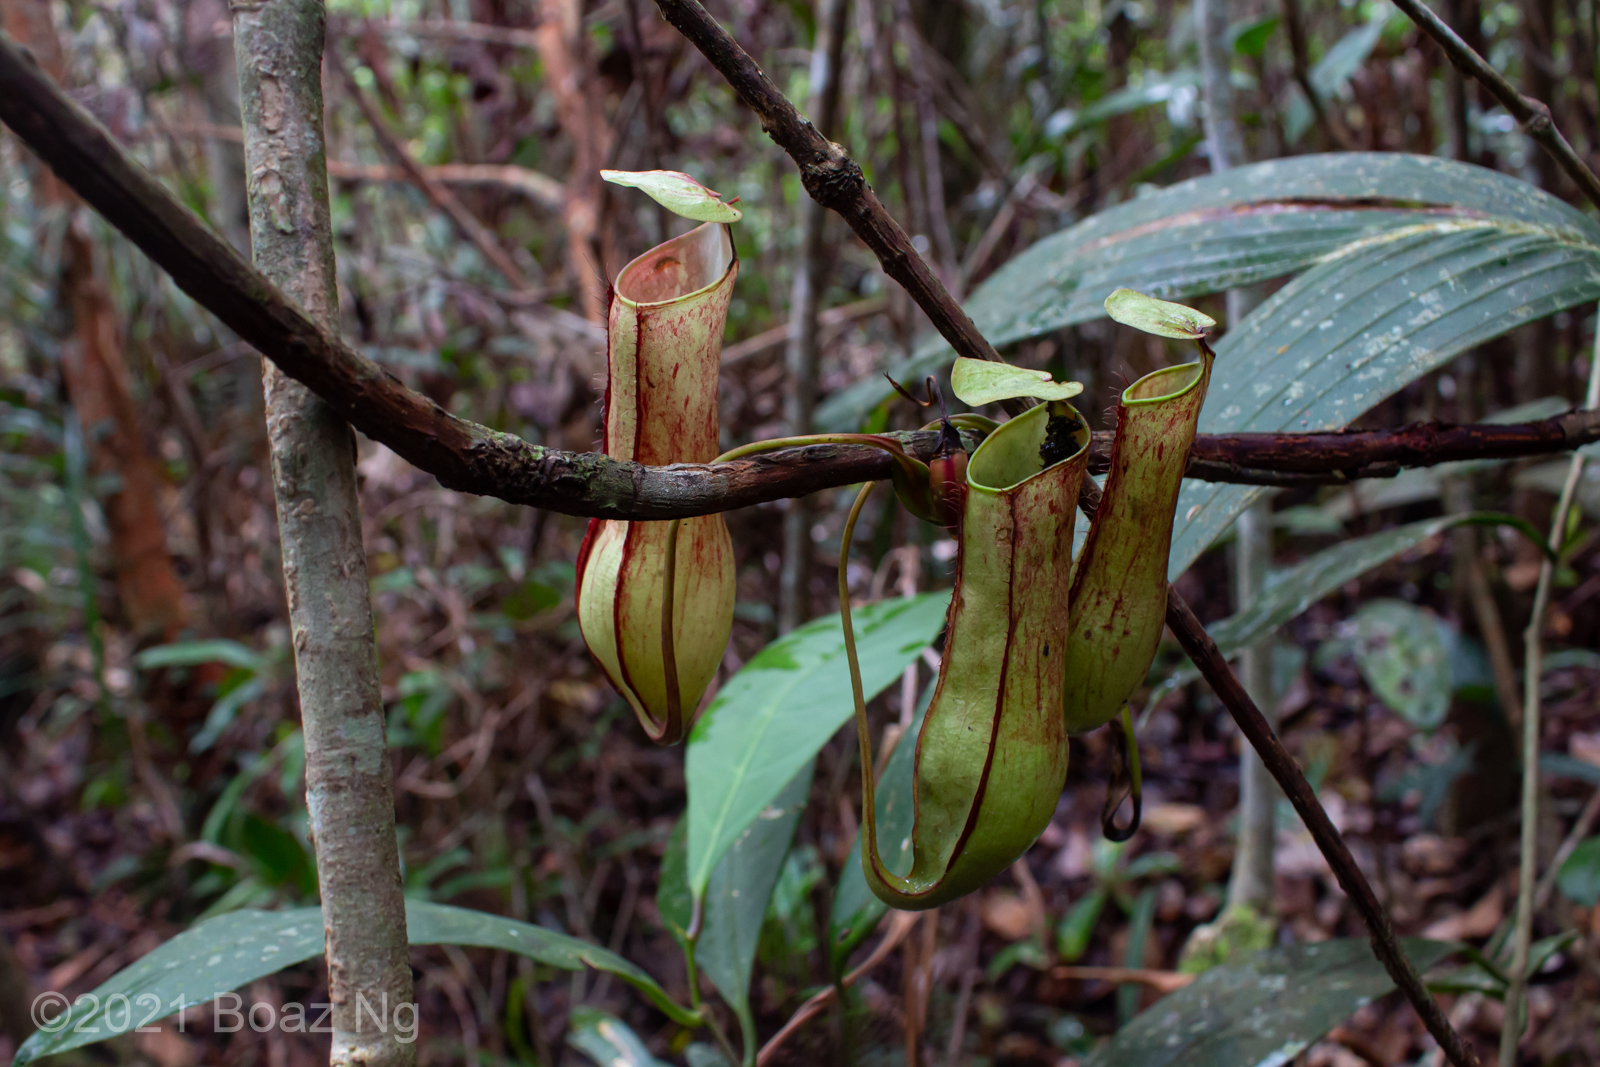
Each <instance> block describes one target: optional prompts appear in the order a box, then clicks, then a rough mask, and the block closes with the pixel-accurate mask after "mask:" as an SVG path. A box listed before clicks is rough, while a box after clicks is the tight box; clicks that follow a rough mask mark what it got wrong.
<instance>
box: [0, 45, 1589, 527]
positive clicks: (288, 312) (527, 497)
mask: <svg viewBox="0 0 1600 1067" xmlns="http://www.w3.org/2000/svg"><path fill="white" fill-rule="evenodd" d="M0 121H4V122H5V123H6V125H7V126H9V127H10V128H11V129H12V130H13V131H15V132H16V134H17V135H18V137H20V138H21V139H22V140H23V142H24V143H26V144H27V145H28V146H29V147H30V148H31V149H33V151H34V152H36V153H37V154H38V155H39V156H40V158H42V159H43V160H44V161H45V163H46V164H48V165H49V166H50V167H51V169H52V170H54V171H55V172H56V174H57V175H59V176H60V177H61V178H62V180H63V181H65V182H66V183H67V184H68V185H70V186H71V187H72V188H73V189H75V190H76V191H77V193H78V194H79V195H80V196H82V197H83V199H84V200H85V201H87V202H88V203H89V204H90V205H91V206H92V207H94V208H95V209H96V210H97V211H99V212H100V213H101V214H102V215H103V216H104V217H105V218H106V219H107V220H108V221H109V222H111V223H112V224H113V225H114V226H116V227H117V228H118V229H119V230H121V231H122V232H123V233H124V234H126V235H127V237H128V238H129V239H130V240H131V241H133V243H134V244H136V245H138V246H139V247H140V248H141V249H143V250H144V252H145V253H146V254H147V255H149V256H150V258H151V259H152V260H154V261H155V262H156V263H157V264H158V265H160V266H161V267H162V268H164V269H165V270H166V271H167V272H168V273H170V274H171V275H172V278H173V280H174V281H175V282H176V283H177V284H178V286H179V287H180V288H181V289H183V290H184V292H186V293H188V294H189V295H190V296H192V297H193V298H194V299H195V301H196V302H198V303H199V304H200V305H201V306H203V307H205V308H207V309H208V310H209V311H211V312H212V314H214V315H216V316H217V317H218V318H219V319H220V320H222V322H224V323H225V324H227V326H228V327H229V328H230V329H232V330H233V331H234V332H235V333H237V334H238V335H239V337H240V338H242V339H243V340H245V341H246V342H248V343H249V344H251V345H253V346H255V347H256V349H258V350H259V351H260V352H262V353H263V354H264V355H266V356H267V357H268V358H269V359H272V360H273V361H274V362H275V363H277V364H278V366H280V367H281V368H282V369H283V370H284V372H285V373H286V374H288V375H289V376H290V377H293V378H295V379H297V380H298V381H301V382H303V383H305V385H307V386H308V387H310V388H311V389H313V390H315V391H316V392H317V393H318V394H319V395H321V396H322V397H323V398H324V399H325V400H327V401H328V403H329V404H331V405H332V406H333V407H334V408H335V409H336V410H338V411H339V413H340V414H341V415H343V416H344V417H345V418H346V419H347V420H349V422H350V423H351V424H352V425H354V426H355V427H356V428H357V429H359V430H361V431H362V432H363V433H365V434H366V435H367V436H368V437H371V438H372V439H373V440H375V441H380V442H382V443H383V444H385V445H387V446H388V447H390V448H391V449H393V450H394V451H395V452H396V453H398V454H399V455H400V456H402V457H404V458H405V459H406V460H408V461H409V462H411V463H412V464H414V465H416V466H417V467H418V468H420V469H422V470H424V471H427V472H428V473H429V474H432V475H433V476H434V477H436V478H438V479H439V481H440V483H441V484H442V485H444V486H445V487H447V488H450V489H456V490H460V491H462V492H467V493H476V494H480V495H484V496H494V497H498V498H500V499H502V500H506V501H509V502H511V503H514V504H525V505H528V506H532V507H539V508H545V509H548V510H551V511H558V512H562V513H565V514H568V515H580V516H598V517H602V518H617V519H670V518H679V517H687V516H691V515H704V514H710V513H713V512H719V511H729V510H732V509H735V508H741V507H748V506H750V505H753V504H760V503H765V502H767V501H772V500H780V499H784V498H787V497H796V496H804V495H806V494H808V493H813V492H817V491H819V490H823V489H830V488H835V487H838V486H844V485H852V484H855V483H857V482H861V481H866V480H869V479H881V478H887V477H888V476H889V461H888V459H887V458H886V457H884V456H883V454H882V453H880V452H878V451H876V450H874V449H870V448H861V447H850V446H839V445H813V446H810V447H807V448H797V449H786V450H784V451H782V452H774V453H770V454H768V455H765V456H756V457H750V458H747V459H743V460H739V461H737V462H734V463H727V464H721V465H718V466H716V467H710V466H703V465H702V466H694V465H683V466H673V467H644V466H641V465H639V464H636V463H625V462H621V461H618V460H614V459H611V458H609V457H606V456H604V455H599V454H595V453H578V452H565V451H560V450H557V449H548V448H542V447H540V446H537V445H533V444H530V443H529V442H527V441H524V440H523V439H522V438H520V437H517V436H515V435H513V434H506V433H500V432H497V431H495V430H492V429H490V428H488V427H486V426H481V425H478V424H477V423H473V422H469V421H467V420H465V419H461V418H458V417H457V416H455V415H452V414H451V413H450V412H448V411H446V410H444V409H443V408H441V407H440V406H439V405H438V404H435V403H434V402H433V401H432V400H430V399H428V398H427V397H425V396H423V395H421V394H419V393H417V392H414V391H413V390H411V389H408V388H406V386H405V385H404V384H402V383H401V382H400V381H399V380H398V379H396V378H395V377H393V376H392V375H391V374H389V373H388V372H387V371H386V370H384V369H383V368H382V367H380V366H379V365H378V364H376V363H374V362H372V361H371V360H369V359H367V358H366V357H364V356H362V355H360V354H359V353H357V352H356V351H355V350H354V349H352V348H351V347H350V346H348V345H346V344H345V343H344V342H342V341H341V340H339V338H337V337H335V336H333V335H332V334H330V333H328V332H326V331H324V330H321V329H319V328H318V327H317V326H316V324H315V323H313V322H312V321H311V320H310V319H309V318H307V316H306V315H305V313H304V312H302V311H301V310H300V308H299V307H298V306H296V305H295V304H294V303H293V302H291V301H290V300H289V299H288V298H287V297H286V296H284V295H283V294H282V293H281V292H279V291H278V290H277V289H276V288H274V287H273V286H272V285H271V284H270V283H269V282H268V281H267V280H266V279H265V278H264V277H262V276H261V274H260V273H258V272H257V271H256V269H255V268H254V267H253V266H252V265H251V264H250V263H248V262H247V261H245V260H244V259H243V258H242V257H241V256H240V255H239V254H238V253H237V252H236V251H235V250H234V249H233V247H232V246H231V245H229V244H228V243H227V242H226V241H224V240H223V239H222V238H221V237H219V236H218V235H217V234H216V233H215V231H213V230H212V229H211V228H210V226H209V225H207V224H206V223H205V222H204V221H202V220H201V219H200V218H199V217H197V216H196V215H195V214H194V213H193V212H191V211H190V210H189V209H188V208H187V207H186V206H184V205H183V204H182V203H181V202H180V201H178V200H177V198H176V197H175V196H173V194H172V193H171V192H170V191H168V190H167V188H166V187H165V186H164V185H162V184H161V182H160V181H159V180H157V179H156V178H155V177H154V176H152V175H151V174H150V173H149V172H148V171H146V170H145V169H144V168H143V167H142V166H141V165H140V164H139V163H138V162H137V161H135V160H134V159H133V158H132V157H131V156H129V155H128V154H127V153H126V151H124V149H123V148H122V147H121V146H120V145H119V144H118V143H117V142H116V140H115V139H114V138H112V137H111V135H110V134H109V133H107V132H106V130H105V129H104V128H103V127H101V126H100V125H99V123H97V122H96V121H95V120H94V119H93V118H92V117H91V116H90V115H89V114H88V113H87V112H85V111H84V110H83V109H82V108H81V107H80V106H78V104H76V103H75V102H74V101H72V100H71V99H70V98H69V97H67V96H66V95H65V94H64V93H63V92H61V90H60V89H59V88H57V87H56V86H55V84H54V83H53V82H51V81H50V80H49V78H48V77H46V76H45V75H44V74H42V73H41V72H40V71H39V69H38V68H37V67H36V66H35V65H34V64H33V63H32V62H31V61H30V60H29V59H28V58H27V57H26V55H25V53H23V52H22V50H20V49H19V48H17V46H16V45H15V44H13V43H12V42H10V41H9V40H7V39H3V38H0ZM901 436H902V438H903V439H904V440H905V442H906V444H907V446H908V448H909V449H910V450H911V451H912V452H913V453H914V454H917V455H920V456H923V457H927V456H928V455H930V454H931V450H932V448H933V442H934V435H933V434H907V435H901ZM1594 440H1600V416H1595V415H1593V414H1584V413H1575V414H1571V415H1563V416H1560V417H1558V418H1554V419H1546V420H1543V421H1541V422H1534V423H1527V424H1523V425H1517V426H1458V427H1450V426H1439V425H1423V426H1412V427H1407V428H1404V429H1401V430H1395V431H1366V432H1361V433H1324V434H1229V435H1214V436H1213V435H1205V434H1202V435H1201V436H1200V437H1198V438H1197V439H1196V441H1195V446H1194V451H1193V456H1192V458H1191V460H1190V467H1189V474H1190V476H1192V477H1197V478H1203V479H1206V480H1210V481H1227V482H1245V483H1251V484H1317V483H1327V482H1342V481H1345V480H1347V479H1349V478H1351V477H1362V476H1370V475H1373V474H1383V473H1392V472H1393V470H1394V469H1396V467H1397V466H1426V465H1430V464H1434V463H1443V462H1447V461H1450V460H1456V459H1481V458H1510V457H1515V456H1526V455H1536V454H1545V453H1553V452H1561V451H1565V450H1568V449H1571V448H1574V447H1576V446H1577V445H1580V444H1585V443H1588V442H1590V441H1594ZM1095 448H1096V452H1097V454H1098V455H1100V456H1101V457H1102V458H1101V463H1102V464H1103V463H1104V462H1105V457H1106V456H1108V455H1109V449H1110V441H1109V437H1108V436H1107V435H1097V440H1096V444H1095Z"/></svg>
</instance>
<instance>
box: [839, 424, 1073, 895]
mask: <svg viewBox="0 0 1600 1067" xmlns="http://www.w3.org/2000/svg"><path fill="white" fill-rule="evenodd" d="M1063 438H1064V439H1065V440H1063ZM1068 441H1070V444H1067V442H1068ZM1088 441H1089V436H1088V432H1087V428H1086V427H1085V426H1084V424H1083V421H1082V419H1081V418H1080V417H1079V416H1078V414H1077V412H1075V411H1073V409H1072V408H1071V407H1070V406H1069V405H1067V404H1066V403H1064V402H1056V403H1052V404H1048V405H1040V406H1038V407H1035V408H1034V409H1033V410H1031V411H1029V412H1028V413H1026V414H1024V415H1022V416H1019V417H1018V418H1015V419H1012V420H1011V421H1010V422H1007V423H1005V424H1004V425H1003V426H1001V427H1000V428H999V429H997V430H996V431H995V432H994V433H993V434H991V435H990V436H989V438H988V439H987V440H986V441H984V443H983V444H982V445H980V446H979V447H978V450H977V451H976V452H974V453H973V454H972V461H971V462H970V463H969V464H968V466H967V494H966V506H965V513H964V515H963V518H962V523H961V531H960V541H959V546H960V547H959V554H958V557H957V564H956V583H955V592H954V593H953V595H952V598H951V602H950V614H949V617H948V630H947V636H946V639H945V651H944V658H943V659H942V661H941V662H940V667H939V679H938V683H937V687H936V689H935V691H934V696H933V701H932V703H931V704H930V705H929V707H928V712H927V714H926V716H925V717H924V719H923V725H922V730H921V732H920V733H919V734H918V736H917V742H916V744H917V749H916V778H915V790H916V792H915V797H916V821H915V824H914V825H913V827H912V831H911V840H912V862H911V870H910V872H909V874H907V875H906V876H905V877H900V876H897V875H895V874H894V873H893V872H891V871H890V869H889V867H888V865H887V864H885V862H884V860H883V858H882V855H881V853H880V851H879V846H880V842H879V840H878V835H877V807H876V803H875V800H874V795H873V781H872V766H873V762H872V742H871V738H870V736H869V733H868V729H867V721H866V707H865V704H864V703H863V701H862V699H861V689H860V682H859V678H860V669H859V666H858V664H857V662H856V658H855V654H854V650H853V648H851V647H850V646H849V645H847V646H846V647H847V655H848V658H849V660H850V668H851V675H852V682H853V683H854V685H855V691H856V693H855V695H856V728H857V736H858V739H859V743H860V745H861V753H862V758H861V766H862V795H863V796H862V799H863V803H862V826H863V836H862V841H863V846H864V847H863V850H862V870H863V873H864V874H865V875H866V879H867V884H868V886H869V887H870V888H871V889H872V891H873V892H874V893H876V894H877V895H878V896H879V898H881V899H882V900H884V901H886V902H887V903H889V904H890V905H891V906H893V907H896V908H902V909H906V910H919V909H925V908H932V907H937V906H938V905H940V904H943V903H944V902H946V901H949V900H953V899H955V898H956V897H959V896H962V895H964V894H966V893H970V892H972V891H973V890H974V889H976V888H978V887H979V886H981V885H983V883H985V882H987V881H988V880H989V879H990V878H992V877H994V875H996V874H997V873H999V872H1000V871H1003V870H1005V868H1006V867H1008V866H1009V865H1010V864H1011V863H1012V862H1013V861H1015V860H1016V858H1017V857H1018V856H1020V855H1022V853H1023V852H1025V851H1026V850H1027V849H1028V847H1029V846H1030V845H1032V844H1033V842H1034V840H1035V838H1037V837H1038V836H1039V834H1040V833H1041V832H1042V831H1043V830H1044V828H1045V826H1046V825H1048V824H1049V822H1050V816H1051V815H1052V814H1053V813H1054V812H1055V808H1056V802H1057V800H1059V798H1060V796H1061V787H1062V784H1063V783H1064V782H1065V780H1066V774H1067V736H1066V730H1065V727H1064V724H1063V722H1062V718H1061V715H1060V713H1059V711H1058V710H1057V709H1058V708H1059V707H1060V700H1061V689H1062V680H1063V677H1064V669H1063V667H1062V666H1061V664H1062V662H1063V659H1064V655H1063V653H1064V644H1065V641H1066V637H1067V629H1068V609H1067V604H1068V592H1069V584H1070V574H1069V568H1068V567H1066V566H1064V565H1063V562H1064V561H1063V558H1062V556H1063V546H1065V545H1070V544H1071V543H1072V525H1073V520H1074V517H1075V515H1076V508H1074V507H1072V506H1071V502H1072V501H1075V500H1076V499H1077V497H1078V488H1079V485H1080V484H1081V482H1082V479H1083V475H1084V470H1085V468H1086V466H1087V463H1088ZM1064 444H1067V447H1065V448H1063V447H1062V446H1063V445H1064ZM1061 451H1065V452H1066V453H1067V458H1065V459H1062V460H1060V461H1059V462H1055V463H1053V464H1050V465H1048V466H1047V465H1046V463H1045V461H1044V459H1042V458H1041V454H1042V453H1043V454H1051V455H1053V454H1056V453H1058V452H1061ZM864 500H865V494H863V495H862V497H860V498H859V499H858V500H857V504H856V507H855V509H853V510H852V512H851V519H850V526H852V527H853V524H854V519H855V518H856V517H857V516H859V514H860V507H861V503H862V502H863V501H864ZM849 533H850V529H849V528H848V527H847V530H846V537H845V539H844V550H845V552H848V550H849V536H848V535H849ZM843 573H844V568H843V567H841V574H843ZM842 584H843V583H842V582H841V585H842ZM848 594H849V591H848V588H847V587H845V588H841V590H840V600H841V608H842V609H845V610H844V619H845V625H846V630H845V632H846V634H847V635H848V634H849V632H850V630H849V618H850V616H849V614H848V606H849V601H848Z"/></svg>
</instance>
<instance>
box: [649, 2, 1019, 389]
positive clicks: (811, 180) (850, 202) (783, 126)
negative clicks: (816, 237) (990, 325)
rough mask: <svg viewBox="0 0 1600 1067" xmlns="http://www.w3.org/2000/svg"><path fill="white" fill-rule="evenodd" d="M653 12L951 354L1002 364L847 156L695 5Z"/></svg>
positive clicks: (665, 4) (678, 4)
mask: <svg viewBox="0 0 1600 1067" xmlns="http://www.w3.org/2000/svg"><path fill="white" fill-rule="evenodd" d="M656 6H657V7H658V8H660V9H661V14H662V15H663V16H664V17H665V18H666V20H667V21H668V22H670V23H671V24H672V25H673V26H674V27H676V28H677V30H678V32H679V33H681V34H683V35H684V36H685V37H687V38H688V39H689V42H690V43H691V44H693V45H694V46H695V47H696V48H698V49H699V50H700V51H701V53H702V54H704V55H705V57H706V58H707V59H708V60H710V61H711V65H712V66H713V67H715V68H716V69H717V71H718V72H719V73H720V74H721V75H722V76H723V77H724V78H726V79H727V80H728V84H730V85H731V86H733V90H734V92H736V93H737V94H738V95H739V99H740V100H742V101H743V102H744V104H745V106H746V107H748V108H749V109H750V110H751V111H754V112H755V113H756V116H757V117H758V118H759V119H760V120H761V128H762V129H763V130H765V131H766V132H767V136H769V137H771V138H772V140H773V141H774V142H776V143H777V145H778V147H779V148H782V149H783V150H784V151H785V152H788V153H789V155H790V157H791V158H792V159H793V160H794V161H795V163H796V165H798V166H799V168H800V181H801V183H802V184H803V185H804V186H805V187H806V192H808V193H810V194H811V196H812V198H813V199H815V200H816V201H817V203H819V204H821V205H822V206H823V207H826V208H831V209H832V210H834V211H836V212H838V213H839V215H840V216H841V217H842V218H843V219H844V220H845V222H847V223H849V225H850V228H851V229H852V230H854V231H855V233H856V236H857V237H860V238H861V240H862V242H863V243H865V244H866V246H867V247H868V248H870V249H872V251H873V253H874V254H875V255H877V257H878V261H879V262H880V263H881V264H882V265H883V271H884V273H885V274H887V275H889V277H891V278H893V279H894V280H895V281H897V282H899V283H900V284H901V285H902V286H904V287H905V290H906V292H908V293H910V294H911V297H912V299H914V300H915V301H916V302H917V304H918V306H920V307H921V308H922V310H923V311H924V312H925V313H926V314H927V316H928V318H929V319H930V320H932V322H933V326H934V328H935V329H936V330H938V331H939V333H940V334H941V335H942V336H943V337H944V339H945V340H946V341H949V342H950V346H951V347H952V348H954V349H955V350H956V352H957V353H959V354H960V355H963V356H968V357H971V358H973V359H990V360H996V361H998V360H999V359H1000V354H999V353H998V352H996V351H995V349H994V346H993V345H991V344H990V343H989V341H988V339H987V338H985V337H984V336H983V334H981V333H979V332H978V328H977V326H975V325H973V322H972V319H970V318H968V316H967V313H966V312H965V311H963V310H962V308H961V305H960V304H957V303H956V302H955V299H954V298H953V297H951V296H950V293H949V292H948V291H947V290H946V289H945V287H944V285H943V284H942V283H941V282H940V281H939V278H938V276H937V275H936V274H934V272H933V270H932V269H931V268H930V267H929V266H928V264H927V262H926V261H925V260H924V259H923V258H922V257H921V256H920V255H918V254H917V250H916V249H915V248H913V247H912V246H911V239H910V238H908V237H907V236H906V233H905V231H904V230H902V229H901V228H900V224H899V223H898V222H896V221H895V220H894V218H893V217H892V216H891V215H890V214H889V212H888V211H887V210H886V209H885V208H884V206H883V202H882V201H880V200H879V199H878V194H877V193H875V192H873V190H872V186H870V185H868V184H867V180H866V178H865V177H864V176H863V175H862V173H861V167H860V165H859V164H857V163H856V161H855V160H854V159H852V158H850V154H849V153H848V152H846V151H845V150H844V149H843V148H841V147H839V146H838V145H836V144H834V143H833V142H832V141H829V140H828V139H827V138H826V137H824V136H822V134H820V133H818V132H817V130H816V128H815V127H814V126H812V125H811V123H810V122H809V121H807V120H806V118H805V116H804V115H801V114H800V112H799V111H798V110H796V109H795V106H794V105H793V104H792V103H790V102H789V100H788V98H787V97H785V96H784V95H783V94H782V93H781V92H779V91H778V87H777V86H775V85H773V84H772V81H771V79H769V78H768V77H767V76H766V74H764V73H763V72H762V70H761V68H760V67H759V66H757V65H756V61H755V60H753V59H751V58H750V55H749V54H748V53H747V52H745V50H744V49H743V48H741V47H740V46H739V43H738V42H737V41H735V40H734V39H733V38H732V37H730V36H729V35H728V33H727V31H726V30H724V29H723V28H722V26H721V25H719V24H718V23H717V21H716V20H715V19H713V18H712V17H711V15H710V14H709V13H708V12H707V11H706V9H705V8H704V7H702V6H700V4H699V3H698V0H656Z"/></svg>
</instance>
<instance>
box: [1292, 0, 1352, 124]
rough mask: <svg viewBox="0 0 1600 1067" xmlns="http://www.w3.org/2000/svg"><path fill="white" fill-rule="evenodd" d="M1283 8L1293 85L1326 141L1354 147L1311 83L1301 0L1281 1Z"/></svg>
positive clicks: (1309, 60)
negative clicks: (1291, 58) (1303, 96)
mask: <svg viewBox="0 0 1600 1067" xmlns="http://www.w3.org/2000/svg"><path fill="white" fill-rule="evenodd" d="M1282 7H1283V23H1284V27H1285V28H1286V29H1287V30H1288V31H1289V53H1290V55H1292V56H1293V57H1294V80H1295V84H1297V85H1299V86H1300V92H1302V93H1303V94H1305V98H1306V102H1307V103H1308V104H1310V105H1311V114H1312V117H1313V118H1314V119H1315V120H1316V124H1317V128H1318V129H1319V130H1321V131H1322V135H1323V136H1324V137H1326V138H1327V139H1328V143H1330V144H1332V145H1334V146H1336V147H1338V148H1341V149H1343V150H1344V151H1346V152H1348V151H1350V150H1351V149H1353V148H1354V147H1355V145H1354V144H1352V143H1351V141H1350V134H1349V133H1348V132H1347V131H1346V130H1345V127H1344V123H1342V122H1341V123H1335V122H1334V121H1333V119H1332V117H1331V116H1330V115H1329V114H1328V109H1327V106H1326V105H1325V104H1323V102H1322V97H1321V95H1319V94H1318V93H1317V87H1316V86H1315V85H1313V84H1312V83H1311V57H1310V54H1309V49H1308V48H1307V47H1306V25H1305V20H1304V19H1303V18H1302V17H1301V14H1300V0H1282Z"/></svg>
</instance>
